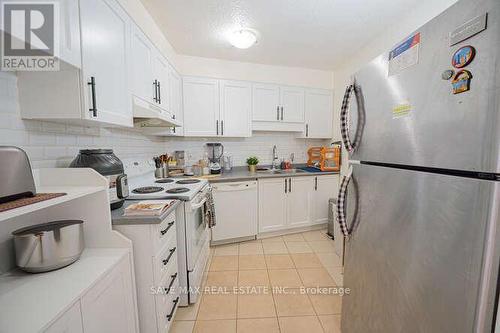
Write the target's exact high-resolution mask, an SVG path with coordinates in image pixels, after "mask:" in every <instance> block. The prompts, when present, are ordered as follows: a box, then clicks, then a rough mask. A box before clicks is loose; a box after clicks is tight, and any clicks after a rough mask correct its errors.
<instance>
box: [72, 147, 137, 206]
mask: <svg viewBox="0 0 500 333" xmlns="http://www.w3.org/2000/svg"><path fill="white" fill-rule="evenodd" d="M70 168H92V169H94V170H95V171H97V172H99V173H100V174H101V175H103V176H105V177H106V178H108V181H109V189H108V194H109V201H110V203H111V209H117V208H120V207H121V206H123V201H124V199H125V198H126V197H128V194H129V190H128V181H127V175H126V174H125V172H124V169H123V163H122V161H120V159H119V158H118V157H116V155H115V154H114V153H113V149H82V150H80V153H79V154H78V155H77V156H76V157H75V159H74V160H73V161H72V162H71V164H70Z"/></svg>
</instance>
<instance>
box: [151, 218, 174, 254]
mask: <svg viewBox="0 0 500 333" xmlns="http://www.w3.org/2000/svg"><path fill="white" fill-rule="evenodd" d="M176 223H177V222H176V220H175V212H172V214H170V215H169V216H167V217H166V218H165V219H164V220H163V221H162V222H161V223H160V224H156V225H153V226H152V231H151V233H152V239H153V248H154V252H155V253H157V252H158V251H160V250H161V249H162V248H163V246H164V244H165V243H166V242H168V241H170V240H171V239H172V237H174V238H175V233H176V231H175V229H176Z"/></svg>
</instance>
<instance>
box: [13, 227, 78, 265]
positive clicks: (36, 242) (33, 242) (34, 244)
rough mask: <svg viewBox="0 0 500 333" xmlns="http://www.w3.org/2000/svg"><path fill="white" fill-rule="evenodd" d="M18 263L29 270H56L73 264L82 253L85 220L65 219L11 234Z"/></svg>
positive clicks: (22, 229)
mask: <svg viewBox="0 0 500 333" xmlns="http://www.w3.org/2000/svg"><path fill="white" fill-rule="evenodd" d="M12 235H13V236H14V246H15V250H16V264H17V266H19V268H21V269H22V270H24V271H26V272H30V273H41V272H48V271H53V270H55V269H59V268H62V267H65V266H68V265H70V264H72V263H74V262H75V261H76V260H78V258H80V255H81V254H82V252H83V248H84V247H85V246H84V239H83V221H80V220H63V221H54V222H48V223H43V224H38V225H35V226H30V227H25V228H21V229H18V230H16V231H14V232H13V233H12Z"/></svg>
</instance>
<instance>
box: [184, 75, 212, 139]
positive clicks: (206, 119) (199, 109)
mask: <svg viewBox="0 0 500 333" xmlns="http://www.w3.org/2000/svg"><path fill="white" fill-rule="evenodd" d="M182 91H183V105H184V135H185V136H218V135H219V133H220V121H219V102H220V96H219V81H218V80H216V79H207V78H197V77H184V78H183V80H182Z"/></svg>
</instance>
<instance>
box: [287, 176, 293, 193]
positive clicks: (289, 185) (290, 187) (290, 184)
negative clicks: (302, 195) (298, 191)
mask: <svg viewBox="0 0 500 333" xmlns="http://www.w3.org/2000/svg"><path fill="white" fill-rule="evenodd" d="M288 192H290V193H292V178H288Z"/></svg>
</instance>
